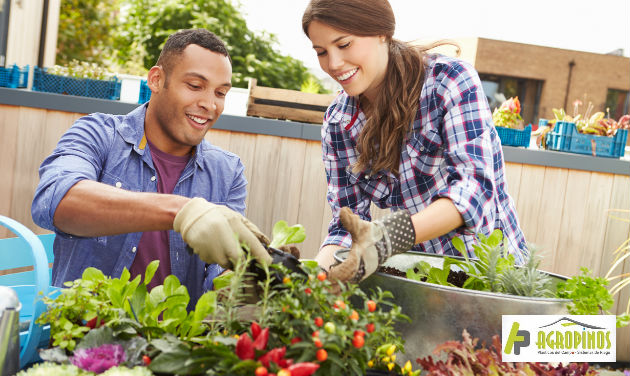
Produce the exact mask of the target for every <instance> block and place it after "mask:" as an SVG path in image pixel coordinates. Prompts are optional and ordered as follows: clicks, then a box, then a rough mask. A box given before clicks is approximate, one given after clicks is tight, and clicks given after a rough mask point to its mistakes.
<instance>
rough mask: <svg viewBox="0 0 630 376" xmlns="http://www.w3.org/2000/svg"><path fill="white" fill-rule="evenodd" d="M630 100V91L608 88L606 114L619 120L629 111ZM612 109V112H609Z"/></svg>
mask: <svg viewBox="0 0 630 376" xmlns="http://www.w3.org/2000/svg"><path fill="white" fill-rule="evenodd" d="M629 102H630V92H628V91H625V90H615V89H608V93H607V94H606V108H604V112H605V113H606V116H608V114H609V113H610V117H611V118H613V119H615V120H619V118H620V117H622V116H623V115H625V114H627V113H628V103H629ZM609 111H610V112H609Z"/></svg>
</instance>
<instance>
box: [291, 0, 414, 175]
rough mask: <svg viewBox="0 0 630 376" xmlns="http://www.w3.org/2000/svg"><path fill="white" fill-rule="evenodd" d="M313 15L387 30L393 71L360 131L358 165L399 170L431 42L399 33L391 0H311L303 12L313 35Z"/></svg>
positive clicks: (349, 27)
mask: <svg viewBox="0 0 630 376" xmlns="http://www.w3.org/2000/svg"><path fill="white" fill-rule="evenodd" d="M313 21H319V22H322V23H324V24H326V25H328V26H330V27H332V28H335V29H337V30H340V31H343V32H346V33H350V34H352V35H356V36H361V37H364V36H380V35H384V36H385V37H386V38H387V41H388V43H389V58H388V63H387V72H386V74H385V78H384V80H383V82H382V83H381V87H380V89H381V90H380V93H381V95H379V96H378V98H377V99H376V100H375V102H374V103H370V108H369V117H368V119H367V122H366V124H365V126H364V128H363V129H362V131H361V133H360V134H359V138H358V141H357V150H358V152H359V156H358V160H357V163H356V164H355V165H354V166H352V167H353V170H354V171H355V172H356V171H364V170H367V169H370V170H371V172H372V173H376V172H378V171H380V170H389V171H392V172H394V173H396V174H397V173H398V167H399V164H400V154H401V148H402V144H403V141H404V140H405V138H406V137H407V133H408V132H409V131H410V125H411V122H412V121H413V120H414V118H415V115H416V112H417V111H418V101H419V99H420V92H421V90H422V84H423V81H424V77H423V72H424V69H423V63H422V61H423V54H424V51H426V50H427V48H425V47H414V46H411V45H409V44H407V43H404V42H401V41H398V40H396V39H394V38H393V35H394V30H395V28H396V20H395V18H394V12H393V10H392V8H391V6H390V4H389V2H388V1H387V0H311V2H310V3H309V5H308V6H307V8H306V10H305V11H304V15H303V16H302V29H303V30H304V33H305V34H306V35H307V36H308V27H309V25H310V24H311V22H313Z"/></svg>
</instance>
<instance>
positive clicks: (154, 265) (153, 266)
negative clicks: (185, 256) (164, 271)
mask: <svg viewBox="0 0 630 376" xmlns="http://www.w3.org/2000/svg"><path fill="white" fill-rule="evenodd" d="M159 266H160V260H153V261H151V262H150V263H149V265H147V269H146V271H145V272H144V284H145V285H148V284H149V283H150V282H151V280H152V279H153V276H154V275H155V272H156V271H157V269H158V267H159Z"/></svg>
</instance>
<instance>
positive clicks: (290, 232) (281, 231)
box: [269, 220, 306, 248]
mask: <svg viewBox="0 0 630 376" xmlns="http://www.w3.org/2000/svg"><path fill="white" fill-rule="evenodd" d="M271 234H272V239H271V243H270V244H269V246H270V247H275V248H277V247H280V246H283V245H287V244H295V243H302V242H303V241H304V239H306V230H305V229H304V226H302V225H300V224H297V225H293V226H289V225H288V224H287V222H286V221H282V220H280V221H278V222H276V224H275V225H274V226H273V230H272V231H271Z"/></svg>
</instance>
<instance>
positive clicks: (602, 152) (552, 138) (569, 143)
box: [546, 121, 628, 158]
mask: <svg viewBox="0 0 630 376" xmlns="http://www.w3.org/2000/svg"><path fill="white" fill-rule="evenodd" d="M627 139H628V130H627V129H619V130H617V133H616V134H615V136H614V137H607V136H595V135H590V134H582V133H579V132H578V130H577V128H576V126H575V123H569V122H566V121H558V122H556V125H554V127H553V131H551V132H549V133H548V134H547V141H546V143H547V149H550V150H558V151H566V152H569V153H577V154H587V155H592V156H595V157H608V158H620V157H622V156H623V155H624V152H625V148H626V140H627Z"/></svg>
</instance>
